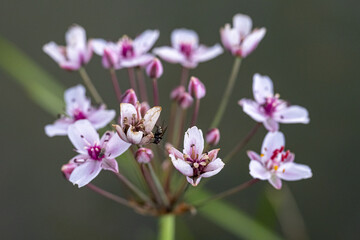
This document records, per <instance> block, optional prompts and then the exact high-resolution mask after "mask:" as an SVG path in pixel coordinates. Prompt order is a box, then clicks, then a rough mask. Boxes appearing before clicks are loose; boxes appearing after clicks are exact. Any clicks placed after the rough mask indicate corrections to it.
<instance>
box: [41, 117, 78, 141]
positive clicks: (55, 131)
mask: <svg viewBox="0 0 360 240" xmlns="http://www.w3.org/2000/svg"><path fill="white" fill-rule="evenodd" d="M71 124H73V121H72V120H70V119H68V118H61V119H58V120H56V121H55V122H54V124H48V125H46V126H45V133H46V135H47V136H49V137H53V136H65V135H67V132H68V128H69V126H70V125H71Z"/></svg>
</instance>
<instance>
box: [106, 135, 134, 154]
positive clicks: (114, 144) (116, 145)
mask: <svg viewBox="0 0 360 240" xmlns="http://www.w3.org/2000/svg"><path fill="white" fill-rule="evenodd" d="M106 134H108V137H109V138H108V142H107V143H106V144H105V148H106V150H105V157H106V158H116V157H118V156H120V155H121V154H123V153H124V152H125V151H126V150H128V148H129V147H130V146H131V144H130V143H127V142H125V141H123V140H121V138H120V137H119V135H117V134H114V133H113V132H109V133H106ZM106 134H104V136H103V138H104V139H105V138H107V136H106ZM102 147H103V146H102Z"/></svg>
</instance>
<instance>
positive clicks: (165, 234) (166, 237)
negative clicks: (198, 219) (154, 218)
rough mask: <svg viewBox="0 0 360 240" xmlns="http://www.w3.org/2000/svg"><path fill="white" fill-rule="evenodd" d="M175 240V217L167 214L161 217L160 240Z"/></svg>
mask: <svg viewBox="0 0 360 240" xmlns="http://www.w3.org/2000/svg"><path fill="white" fill-rule="evenodd" d="M174 239H175V215H173V214H166V215H163V216H160V217H159V238H158V240H174Z"/></svg>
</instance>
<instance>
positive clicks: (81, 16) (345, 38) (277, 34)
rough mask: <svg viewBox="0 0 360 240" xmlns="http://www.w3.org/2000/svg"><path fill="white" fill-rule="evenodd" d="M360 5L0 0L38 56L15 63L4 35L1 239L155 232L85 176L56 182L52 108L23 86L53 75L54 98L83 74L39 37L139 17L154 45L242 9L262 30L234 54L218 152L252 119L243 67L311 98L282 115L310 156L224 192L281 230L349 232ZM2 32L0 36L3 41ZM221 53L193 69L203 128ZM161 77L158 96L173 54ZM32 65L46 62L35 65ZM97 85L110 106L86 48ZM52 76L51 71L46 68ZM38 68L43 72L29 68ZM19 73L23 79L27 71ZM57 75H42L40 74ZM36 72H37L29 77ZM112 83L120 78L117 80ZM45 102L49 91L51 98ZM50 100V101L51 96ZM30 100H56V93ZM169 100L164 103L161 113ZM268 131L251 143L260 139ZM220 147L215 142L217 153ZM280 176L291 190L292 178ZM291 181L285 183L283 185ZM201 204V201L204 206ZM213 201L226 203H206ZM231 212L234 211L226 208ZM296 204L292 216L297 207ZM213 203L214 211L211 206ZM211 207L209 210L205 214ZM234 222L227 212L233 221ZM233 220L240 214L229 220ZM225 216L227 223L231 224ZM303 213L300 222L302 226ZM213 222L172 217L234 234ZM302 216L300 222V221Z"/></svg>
mask: <svg viewBox="0 0 360 240" xmlns="http://www.w3.org/2000/svg"><path fill="white" fill-rule="evenodd" d="M358 9H359V4H358V3H357V2H355V1H339V0H317V1H310V0H305V1H281V0H271V1H269V0H253V1H245V0H243V1H238V0H237V1H236V0H234V1H222V2H220V1H177V2H172V3H165V2H162V1H102V2H99V1H56V2H55V1H45V0H43V1H39V0H35V1H20V0H12V1H10V0H3V1H1V2H0V34H1V36H2V37H4V38H6V39H7V40H9V41H10V42H12V43H13V44H14V45H16V46H17V47H18V48H19V49H21V51H23V52H24V54H26V55H27V56H29V57H30V58H31V59H33V60H34V61H35V63H36V64H38V65H39V68H38V67H37V66H36V65H34V66H33V67H34V68H35V69H38V72H37V74H36V75H28V76H26V75H25V74H24V72H25V71H26V68H25V66H27V65H26V63H24V61H26V59H25V58H24V59H23V60H22V61H20V60H19V61H18V60H14V59H11V58H10V57H8V58H7V56H9V52H8V51H9V49H8V48H3V47H2V48H0V56H1V57H0V63H1V65H2V66H7V67H8V68H10V69H12V70H16V71H13V72H14V73H15V74H12V75H10V74H8V73H7V72H6V71H4V67H3V69H2V70H0V78H1V80H0V83H1V87H0V96H1V101H0V107H1V112H2V114H1V120H0V128H1V134H2V138H1V143H0V145H1V150H2V161H1V165H0V166H1V167H0V191H1V193H2V194H1V196H0V203H1V207H0V216H1V217H0V232H1V238H3V239H77V238H80V239H83V238H87V239H114V238H123V239H154V238H155V236H156V230H157V229H156V221H154V219H153V218H151V217H143V216H140V215H137V214H135V213H133V211H132V210H129V209H127V208H124V207H121V206H118V205H117V204H115V203H112V202H110V201H109V200H107V199H104V198H102V197H100V196H97V195H95V194H93V193H92V192H90V191H87V190H86V189H80V190H78V189H77V188H76V187H73V186H72V185H71V184H70V183H68V182H66V181H65V180H64V179H63V178H62V176H61V173H60V167H61V165H62V164H63V163H65V162H67V161H68V159H70V158H71V157H72V156H73V152H72V151H71V149H72V145H71V144H70V142H69V141H68V139H67V138H66V137H64V138H62V137H56V138H51V139H50V138H48V137H46V136H45V134H44V130H43V127H44V126H45V125H46V124H48V123H50V122H52V121H53V120H54V118H53V117H52V116H51V115H49V114H48V113H47V112H46V111H44V110H43V109H41V108H39V107H38V106H37V105H35V104H34V103H33V101H31V100H30V98H29V92H26V91H24V89H23V88H22V87H21V86H20V85H18V84H16V82H14V81H13V79H14V77H16V78H17V79H21V82H22V83H23V84H25V85H26V86H28V88H30V89H37V91H39V92H38V93H37V94H35V95H32V96H46V94H48V92H47V91H46V89H47V88H48V87H50V88H51V89H54V91H55V92H57V94H58V95H57V98H59V97H61V91H62V88H63V87H66V88H67V87H70V86H74V85H75V84H77V83H78V82H80V81H81V79H80V78H79V76H78V74H76V73H67V72H64V71H62V70H60V69H59V68H58V66H57V65H56V64H55V63H54V62H53V61H52V60H51V59H50V58H49V57H48V56H47V55H45V54H44V53H43V52H42V50H41V47H42V45H43V44H44V43H46V42H48V41H50V40H54V41H56V42H58V43H63V42H64V34H65V31H66V30H67V28H68V26H69V25H71V24H72V23H78V24H80V25H82V26H83V27H84V28H85V29H86V30H87V33H88V37H103V38H106V39H111V40H117V39H118V38H119V37H121V36H122V35H123V34H127V35H129V36H130V37H134V36H135V35H137V34H139V33H141V32H142V31H143V30H145V29H148V28H157V29H159V30H160V32H161V34H160V38H159V40H158V41H157V43H156V46H162V45H168V44H169V42H170V33H171V31H172V30H173V29H174V28H178V27H186V28H191V29H194V30H196V31H197V32H198V34H199V36H200V39H201V41H202V42H203V43H205V44H208V45H211V44H213V43H216V42H220V38H219V28H220V27H222V26H223V25H224V24H225V23H227V22H231V19H232V16H233V15H234V14H236V13H239V12H240V13H245V14H248V15H250V16H251V17H252V18H253V22H254V26H259V27H261V26H265V27H266V28H267V30H268V32H267V35H266V37H265V38H264V40H263V41H262V43H261V44H260V45H259V48H258V49H257V50H256V51H255V52H254V53H253V54H252V55H250V56H249V57H248V58H247V59H246V60H245V61H244V62H243V65H242V68H241V70H240V75H239V79H238V81H237V85H236V89H235V91H234V94H233V96H232V98H231V101H230V105H229V108H228V110H227V112H226V115H225V118H224V119H223V122H222V124H221V133H222V139H221V142H220V147H221V152H222V153H223V155H221V154H220V156H224V155H225V154H224V153H226V152H227V151H228V150H230V149H231V148H232V146H233V145H234V144H235V143H236V142H237V141H238V140H239V139H240V138H242V137H243V136H244V135H245V134H246V133H247V132H248V131H249V129H250V128H251V127H252V126H253V124H254V123H253V122H252V120H251V119H250V118H249V117H248V116H246V115H245V114H244V113H243V112H242V111H241V109H240V107H239V106H237V104H236V102H237V100H238V99H240V98H242V97H251V95H252V93H251V84H252V75H253V74H254V73H256V72H259V73H261V74H266V75H269V76H270V77H271V78H272V79H273V81H274V85H275V90H276V91H277V92H279V93H280V94H281V96H282V98H284V99H289V100H291V102H292V103H294V104H299V105H301V106H305V107H307V108H308V110H309V112H310V118H311V123H310V124H309V125H282V126H281V130H282V131H283V132H284V133H285V135H286V140H287V146H288V148H290V149H291V150H292V151H294V152H295V153H296V159H297V161H298V162H299V163H304V164H308V165H310V166H311V167H312V170H313V173H314V176H313V178H312V179H310V180H304V181H299V182H290V183H288V184H287V185H286V187H285V188H284V189H283V190H282V191H281V192H279V191H275V190H273V189H271V188H270V187H269V185H268V183H266V182H262V183H258V184H256V185H255V186H253V187H252V188H250V189H248V190H246V191H244V192H241V193H239V194H237V195H234V196H232V197H230V198H228V199H227V200H228V202H230V203H231V204H232V206H236V207H237V208H240V209H242V211H244V212H245V213H247V214H248V215H250V216H253V217H255V218H256V219H257V220H258V221H259V222H260V223H262V224H264V225H266V226H268V227H269V228H270V229H272V230H274V231H275V232H277V233H279V234H280V235H282V236H285V238H288V239H290V238H291V239H305V238H311V239H323V238H327V239H355V238H356V237H357V236H358V234H359V233H360V232H359V229H358V226H359V223H360V219H359V216H360V208H359V207H356V206H358V200H359V191H358V189H359V181H358V180H357V169H358V167H359V163H358V160H357V159H356V158H357V154H356V152H355V151H354V149H356V147H357V145H358V144H359V141H358V138H357V137H358V133H359V125H358V124H357V120H358V117H359V116H360V114H359V109H360V108H359V107H360V106H359V102H360V101H359V97H356V96H357V92H358V89H359V88H360V83H359V80H358V77H359V73H358V65H359V63H358V60H356V59H358V57H359V55H360V46H359V42H360V33H359V31H358V29H359V26H360V18H359V15H358ZM1 43H4V42H3V40H1ZM2 46H4V45H2ZM232 61H233V59H232V57H231V56H230V55H229V54H227V53H225V54H223V55H221V56H220V57H218V58H216V59H215V60H212V61H210V62H207V63H203V64H200V65H199V67H198V68H197V69H195V70H194V71H191V74H192V75H195V76H197V77H199V78H200V79H201V80H202V81H203V82H204V83H205V84H206V87H207V96H206V98H205V100H204V101H203V102H202V108H201V110H200V117H199V124H198V125H199V127H200V128H202V129H203V130H206V128H207V126H208V125H209V124H210V121H211V120H212V118H209V116H212V114H213V113H215V111H216V108H217V106H218V102H219V98H220V96H221V94H222V92H223V89H224V87H225V83H226V80H227V78H228V75H229V72H230V69H231V65H232ZM164 65H165V66H164V67H165V73H164V76H163V77H162V79H160V82H159V87H160V91H161V99H162V100H163V101H164V100H165V99H167V97H168V93H169V91H170V90H171V89H172V87H174V86H175V85H176V84H177V83H178V81H179V75H180V67H179V66H178V65H170V64H166V63H165V64H164ZM40 68H44V69H46V71H47V73H42V72H41V70H39V69H40ZM87 69H88V72H89V74H90V75H91V77H92V79H93V81H94V83H95V85H96V86H97V88H98V89H99V91H100V92H101V93H102V96H103V97H104V98H105V101H106V102H107V103H108V106H109V107H110V108H114V109H116V110H117V111H118V107H117V104H116V101H115V96H114V94H113V91H112V89H111V87H112V86H111V83H110V77H109V74H108V72H107V71H105V70H104V69H103V68H102V67H101V63H100V59H99V58H97V57H94V59H93V60H92V61H91V62H90V64H89V65H88V67H87ZM49 73H50V75H52V76H49ZM39 74H40V75H41V78H37V79H36V80H35V79H33V78H34V76H39ZM118 76H119V79H120V82H121V85H122V86H126V87H128V83H127V76H126V71H120V72H118ZM27 78H28V79H29V82H28V83H27V82H26V79H27ZM52 78H54V79H58V80H59V81H60V84H49V83H47V81H46V79H52ZM30 83H33V84H35V85H32V84H30ZM122 88H123V89H124V88H125V87H122ZM53 100H54V102H56V100H55V99H53ZM49 102H51V101H49ZM38 103H39V104H40V105H41V104H42V106H43V107H44V108H45V109H48V110H50V111H53V113H56V111H55V109H59V108H60V107H61V106H58V105H56V106H53V108H51V106H49V104H48V103H46V102H41V101H40V100H38ZM168 110H169V109H164V115H163V116H166V114H167V113H168ZM265 133H266V132H265V130H262V131H259V132H258V134H257V135H256V137H255V138H254V139H253V140H252V141H251V142H250V144H249V145H248V149H253V150H255V151H258V150H259V149H260V146H261V142H262V139H263V137H264V135H265ZM221 152H220V153H221ZM248 162H249V160H248V158H247V157H246V155H245V153H244V152H242V153H241V154H238V156H237V157H236V159H234V160H233V161H231V162H230V163H229V164H228V165H227V166H226V167H225V169H224V171H222V172H221V173H220V174H219V175H217V176H216V177H214V178H212V179H211V181H209V183H208V184H207V186H206V187H207V188H209V189H211V191H212V192H218V191H221V190H224V189H227V188H229V187H232V186H234V185H236V184H238V183H241V182H244V181H246V180H248V179H249V178H250V176H249V174H248ZM100 176H101V177H99V178H97V179H96V181H95V182H96V183H98V184H99V185H102V186H106V187H108V188H109V190H113V191H114V192H119V189H118V183H117V181H116V179H114V178H113V177H112V176H111V175H110V174H107V173H105V172H104V173H102V174H101V175H100ZM290 189H291V190H290ZM290 191H291V193H290ZM209 209H210V210H212V209H211V206H209ZM213 209H215V210H214V211H208V214H211V213H212V214H213V215H214V213H216V212H215V211H222V210H223V211H229V209H226V208H220V207H217V208H213ZM230 212H231V211H230ZM299 213H301V216H299ZM215 216H216V215H215ZM207 217H208V216H207ZM237 221H238V223H237ZM234 222H235V223H237V224H239V228H241V224H242V222H241V221H240V219H238V218H237V220H234ZM234 225H235V226H236V224H234ZM305 226H306V227H305ZM226 227H229V226H225V228H224V226H221V225H216V224H214V222H213V221H209V220H207V218H206V214H203V215H201V214H199V215H196V216H191V215H186V216H183V217H181V218H178V219H177V237H178V239H205V238H208V239H220V238H222V239H237V235H236V233H234V232H233V233H231V232H228V231H227V230H226ZM304 229H306V230H305V231H303V230H304Z"/></svg>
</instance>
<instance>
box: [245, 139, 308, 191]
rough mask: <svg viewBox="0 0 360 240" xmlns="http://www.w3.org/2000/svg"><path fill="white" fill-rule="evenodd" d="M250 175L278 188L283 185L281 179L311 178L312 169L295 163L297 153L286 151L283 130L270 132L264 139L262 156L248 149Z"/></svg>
mask: <svg viewBox="0 0 360 240" xmlns="http://www.w3.org/2000/svg"><path fill="white" fill-rule="evenodd" d="M248 156H249V158H250V160H251V161H250V165H249V168H250V175H251V176H252V177H254V178H258V179H261V180H268V181H269V183H270V184H271V185H273V186H274V188H276V189H280V188H281V186H282V183H281V179H282V180H286V181H297V180H301V179H306V178H311V177H312V173H311V169H310V168H309V167H308V166H306V165H303V164H298V163H294V159H295V155H294V154H293V153H291V152H290V151H289V150H287V151H285V137H284V134H283V133H281V132H273V133H272V132H269V133H268V134H267V135H266V136H265V139H264V141H263V144H262V147H261V154H260V156H259V155H258V154H257V153H255V152H253V151H248Z"/></svg>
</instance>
